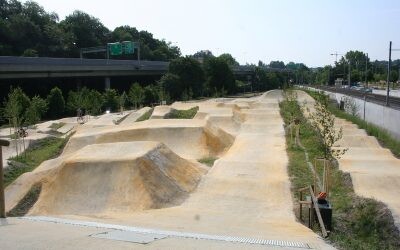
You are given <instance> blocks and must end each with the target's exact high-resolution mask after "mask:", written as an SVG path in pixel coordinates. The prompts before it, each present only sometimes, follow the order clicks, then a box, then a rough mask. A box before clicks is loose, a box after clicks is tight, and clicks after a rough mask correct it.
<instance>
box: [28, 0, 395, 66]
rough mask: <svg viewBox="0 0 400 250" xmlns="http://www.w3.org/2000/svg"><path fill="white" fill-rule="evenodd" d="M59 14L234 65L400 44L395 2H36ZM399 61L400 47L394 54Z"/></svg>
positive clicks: (382, 52)
mask: <svg viewBox="0 0 400 250" xmlns="http://www.w3.org/2000/svg"><path fill="white" fill-rule="evenodd" d="M36 2H38V3H39V4H41V5H42V6H43V7H44V8H45V9H46V10H47V11H54V12H56V13H58V15H59V17H60V19H61V20H62V19H64V17H65V16H66V15H68V14H70V13H72V11H74V10H82V11H84V12H87V13H89V14H91V15H93V16H95V17H97V18H99V19H100V20H101V22H102V23H103V24H104V25H105V26H107V27H108V28H109V29H114V28H115V27H117V26H121V25H130V26H134V27H136V28H137V29H139V30H147V31H149V32H151V33H153V34H154V36H155V37H156V38H159V39H165V40H167V41H171V42H172V43H174V44H176V45H178V46H179V47H180V48H181V51H182V53H183V54H184V55H186V54H193V53H195V52H196V51H198V50H206V49H208V50H211V51H212V52H213V53H214V54H215V55H219V54H221V53H224V52H227V53H231V54H232V55H233V56H234V57H235V58H236V59H237V60H238V61H239V62H240V63H246V62H248V63H257V62H258V60H262V61H264V62H270V61H271V60H281V61H284V62H285V63H287V62H289V61H294V62H303V63H305V64H307V65H308V66H312V67H314V66H323V65H327V64H333V62H334V61H335V57H334V56H331V55H330V54H331V53H334V52H335V51H337V52H338V53H345V52H347V51H349V50H361V51H364V52H367V53H369V56H370V58H371V59H373V60H375V59H378V60H387V58H388V46H389V41H390V40H392V41H393V47H394V48H400V29H399V28H400V1H399V0H351V1H349V0H331V1H328V0H325V1H322V0H296V1H294V0H275V1H272V0H231V1H229V0H197V1H195V0H141V1H128V0H112V1H99V0H97V1H96V0H56V1H55V0H36ZM393 58H394V59H396V58H400V51H398V52H393Z"/></svg>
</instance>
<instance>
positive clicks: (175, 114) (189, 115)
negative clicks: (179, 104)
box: [164, 106, 199, 119]
mask: <svg viewBox="0 0 400 250" xmlns="http://www.w3.org/2000/svg"><path fill="white" fill-rule="evenodd" d="M197 111H199V106H196V107H193V108H191V109H187V110H180V109H171V111H170V112H169V113H168V114H166V115H165V116H164V119H193V117H194V116H195V115H196V114H197Z"/></svg>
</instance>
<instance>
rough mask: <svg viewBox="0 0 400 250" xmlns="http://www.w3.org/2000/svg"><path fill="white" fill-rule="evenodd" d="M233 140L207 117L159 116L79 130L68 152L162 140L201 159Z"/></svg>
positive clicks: (217, 153)
mask: <svg viewBox="0 0 400 250" xmlns="http://www.w3.org/2000/svg"><path fill="white" fill-rule="evenodd" d="M221 136H222V137H221ZM233 140H234V137H233V136H231V135H229V134H227V133H226V132H224V131H223V130H221V129H218V128H217V127H213V126H212V125H211V124H209V123H207V121H205V120H197V119H194V120H164V119H155V120H148V121H143V122H140V123H137V124H134V125H129V126H122V125H121V126H117V127H113V128H107V129H91V130H90V131H81V133H80V132H78V133H77V134H75V136H74V137H72V138H71V139H70V141H69V143H68V144H67V146H66V148H65V150H64V153H65V154H70V153H73V152H76V151H77V150H79V149H81V148H83V147H84V146H87V145H90V144H96V143H113V142H129V141H159V142H162V143H164V144H165V145H166V146H168V147H169V148H170V149H171V150H172V151H174V152H175V153H177V154H178V155H180V156H182V157H183V158H187V159H201V158H204V157H209V156H218V155H219V154H220V153H222V152H224V151H225V150H226V149H227V148H229V147H230V145H231V144H232V143H233Z"/></svg>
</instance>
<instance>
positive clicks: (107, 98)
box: [103, 89, 119, 112]
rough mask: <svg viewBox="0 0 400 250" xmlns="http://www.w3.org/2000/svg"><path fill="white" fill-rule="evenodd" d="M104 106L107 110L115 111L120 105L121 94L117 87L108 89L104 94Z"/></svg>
mask: <svg viewBox="0 0 400 250" xmlns="http://www.w3.org/2000/svg"><path fill="white" fill-rule="evenodd" d="M103 99H104V103H103V107H104V109H105V110H110V111H112V112H115V111H117V110H118V107H119V96H118V93H117V91H116V90H115V89H107V90H106V91H105V92H104V94H103Z"/></svg>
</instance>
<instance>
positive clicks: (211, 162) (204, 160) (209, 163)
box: [197, 156, 218, 167]
mask: <svg viewBox="0 0 400 250" xmlns="http://www.w3.org/2000/svg"><path fill="white" fill-rule="evenodd" d="M217 159H218V158H216V157H212V156H210V157H205V158H201V159H199V160H197V161H198V162H200V163H202V164H205V165H207V166H209V167H212V166H214V162H215V161H216V160H217Z"/></svg>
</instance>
